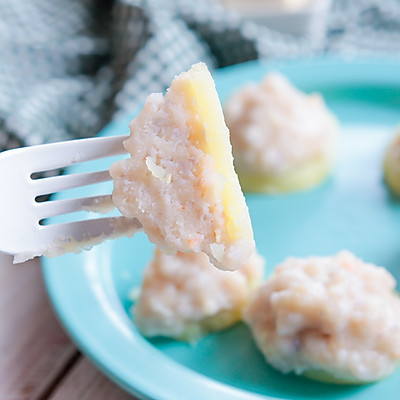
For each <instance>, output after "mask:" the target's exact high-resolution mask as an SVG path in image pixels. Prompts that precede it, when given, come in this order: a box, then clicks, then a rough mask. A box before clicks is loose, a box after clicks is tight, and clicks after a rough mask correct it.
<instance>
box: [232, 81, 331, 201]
mask: <svg viewBox="0 0 400 400" xmlns="http://www.w3.org/2000/svg"><path fill="white" fill-rule="evenodd" d="M225 118H226V123H227V125H228V127H229V129H230V131H231V141H232V147H233V155H234V159H235V168H236V171H237V173H238V174H239V179H240V183H241V185H242V188H243V190H244V191H249V192H266V193H279V192H290V191H298V190H303V189H307V188H310V187H312V186H315V185H317V184H318V183H320V182H321V181H322V180H323V179H324V178H325V177H326V176H327V175H328V174H329V172H330V170H331V167H332V162H333V158H334V153H335V147H336V141H337V136H338V123H337V120H336V118H335V117H334V116H333V114H332V113H331V112H330V111H329V110H328V109H327V107H326V105H325V102H324V100H323V98H322V97H321V96H320V95H319V94H311V95H307V94H305V93H302V92H300V91H299V90H298V89H296V88H295V87H294V86H293V85H292V84H291V83H290V82H289V81H288V80H287V79H286V78H285V77H284V76H283V75H280V74H278V73H271V74H269V75H267V76H266V78H265V79H264V80H263V81H262V82H261V83H260V84H248V85H246V86H244V87H243V88H242V89H240V90H238V91H237V92H236V93H234V94H233V95H232V96H231V98H230V99H229V100H228V102H227V103H226V105H225Z"/></svg>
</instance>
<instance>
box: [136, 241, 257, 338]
mask: <svg viewBox="0 0 400 400" xmlns="http://www.w3.org/2000/svg"><path fill="white" fill-rule="evenodd" d="M263 269H264V259H263V258H262V257H261V256H260V255H258V254H257V253H253V254H252V255H251V256H250V258H249V260H248V261H247V263H246V264H245V265H243V266H242V267H241V268H240V269H238V270H237V271H233V272H232V271H221V270H219V269H217V268H215V267H214V265H212V264H211V263H210V261H209V259H208V257H207V256H206V255H205V254H203V253H177V254H175V255H167V254H165V253H163V252H162V251H161V250H159V249H156V250H155V253H154V258H153V260H152V261H151V262H150V263H149V264H148V266H147V267H146V269H145V272H144V278H143V283H142V287H141V291H140V296H139V299H138V301H137V303H136V304H135V306H134V307H133V315H134V319H135V323H136V325H137V326H138V328H139V329H140V331H141V332H142V333H143V335H145V336H148V337H154V336H165V337H171V338H174V339H178V340H184V341H194V340H197V339H199V338H200V337H201V336H202V335H204V334H206V333H208V332H210V331H219V330H222V329H225V328H227V327H229V326H231V325H232V324H234V323H236V322H238V321H239V320H240V318H241V313H242V309H243V307H244V306H245V305H246V304H247V302H248V300H249V297H250V294H251V293H252V291H253V290H254V288H255V287H256V286H257V285H258V284H259V283H260V282H261V278H262V276H263Z"/></svg>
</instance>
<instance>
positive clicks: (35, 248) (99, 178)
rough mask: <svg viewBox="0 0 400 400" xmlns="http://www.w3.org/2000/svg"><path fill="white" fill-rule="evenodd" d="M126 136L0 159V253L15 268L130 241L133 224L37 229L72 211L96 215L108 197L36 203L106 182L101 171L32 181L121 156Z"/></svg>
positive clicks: (106, 220)
mask: <svg viewBox="0 0 400 400" xmlns="http://www.w3.org/2000/svg"><path fill="white" fill-rule="evenodd" d="M126 138H127V136H112V137H100V138H89V139H77V140H70V141H65V142H58V143H51V144H44V145H38V146H31V147H24V148H20V149H15V150H8V151H4V152H3V153H0V185H1V198H0V251H2V252H4V253H8V254H12V255H14V262H15V263H19V262H23V261H25V260H27V259H30V258H33V257H35V256H41V255H46V256H57V255H61V254H63V253H65V252H76V251H80V250H81V249H83V248H86V247H91V246H92V245H95V244H97V243H99V242H101V241H103V240H105V239H107V238H113V237H119V236H132V235H133V234H134V233H136V232H137V231H138V230H140V228H141V225H140V223H139V221H137V220H136V219H131V218H125V217H122V216H116V217H104V216H102V217H100V218H96V219H84V220H81V221H75V222H66V223H55V224H49V225H42V224H41V223H40V221H42V220H44V219H47V218H49V217H53V216H57V215H63V214H67V213H71V212H75V211H81V210H90V211H99V209H100V208H101V207H100V206H101V205H105V204H107V203H108V204H110V203H111V194H108V195H104V196H93V197H84V198H75V199H60V200H49V201H38V199H37V198H38V196H41V195H47V194H52V193H57V192H60V191H63V190H67V189H71V188H76V187H81V186H86V185H90V184H94V183H100V182H105V181H109V180H111V177H110V175H109V173H108V169H107V170H103V171H95V172H84V173H75V174H68V173H67V174H64V175H57V176H52V177H47V178H40V179H33V178H32V175H33V174H35V173H39V172H44V171H50V170H54V169H59V168H65V167H68V166H70V165H73V164H77V163H82V162H86V161H91V160H95V159H99V158H104V157H109V156H114V155H119V154H123V153H125V152H126V151H125V149H124V147H123V140H124V139H126Z"/></svg>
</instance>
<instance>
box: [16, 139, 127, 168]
mask: <svg viewBox="0 0 400 400" xmlns="http://www.w3.org/2000/svg"><path fill="white" fill-rule="evenodd" d="M127 137H128V136H126V135H123V136H110V137H100V138H98V137H96V138H88V139H76V140H68V141H66V142H58V143H49V144H43V145H38V146H35V148H34V150H33V151H35V158H32V160H31V163H30V165H29V167H30V168H31V169H32V170H33V172H43V171H48V170H52V169H58V168H64V167H67V166H69V165H73V164H77V163H80V162H86V161H91V160H95V159H97V158H103V157H109V156H115V155H119V154H123V153H126V150H125V149H124V146H123V141H124V140H125V139H126V138H127ZM30 149H31V148H30V147H27V148H22V149H18V150H17V151H19V152H20V154H21V156H23V153H24V151H25V150H30Z"/></svg>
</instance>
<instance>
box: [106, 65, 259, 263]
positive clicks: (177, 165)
mask: <svg viewBox="0 0 400 400" xmlns="http://www.w3.org/2000/svg"><path fill="white" fill-rule="evenodd" d="M130 130H131V135H130V137H129V138H128V139H127V140H126V142H125V144H124V145H125V148H126V149H127V151H128V152H129V153H130V154H131V157H130V158H129V159H126V160H122V161H119V162H117V163H115V164H114V165H112V167H111V169H110V174H111V176H112V177H113V180H114V192H113V200H114V203H115V204H116V206H117V207H118V208H119V210H120V211H121V213H122V214H123V215H124V216H126V217H132V218H137V219H138V220H139V221H140V222H141V223H142V225H143V229H144V231H145V232H146V234H147V235H148V237H149V239H150V240H151V241H152V242H154V243H155V244H156V245H157V246H159V247H161V248H162V249H164V250H165V251H167V252H169V253H174V252H176V251H182V252H204V253H206V254H207V255H208V256H209V257H210V259H211V260H212V262H213V263H214V265H216V266H218V267H220V268H222V269H236V268H238V267H240V265H242V264H244V263H245V262H246V261H247V259H248V257H249V256H250V254H251V253H252V252H253V251H254V240H253V233H252V228H251V221H250V217H249V213H248V209H247V206H246V203H245V199H244V196H243V194H242V192H241V189H240V185H239V181H238V178H237V175H236V173H235V172H234V169H233V158H232V154H231V146H230V142H229V131H228V129H227V127H226V125H225V123H224V119H223V114H222V108H221V105H220V103H219V100H218V96H217V93H216V90H215V87H214V83H213V81H212V78H211V75H210V74H209V72H208V70H207V68H206V67H205V65H204V64H199V65H196V66H194V67H192V69H191V70H190V71H189V72H184V73H182V74H181V75H179V76H178V77H177V78H175V79H174V81H173V82H172V84H171V87H170V89H169V90H168V91H167V93H166V94H165V96H163V95H162V94H160V93H156V94H152V95H150V96H149V97H148V98H147V100H146V103H145V105H144V107H143V110H142V111H141V112H140V113H139V115H138V116H137V117H136V118H135V119H134V120H132V121H131V124H130Z"/></svg>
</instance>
